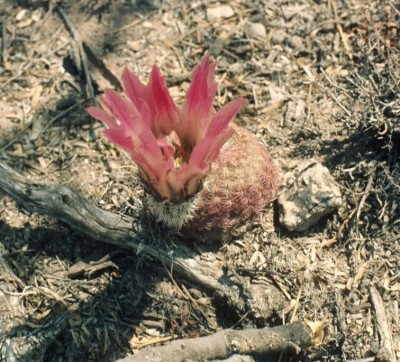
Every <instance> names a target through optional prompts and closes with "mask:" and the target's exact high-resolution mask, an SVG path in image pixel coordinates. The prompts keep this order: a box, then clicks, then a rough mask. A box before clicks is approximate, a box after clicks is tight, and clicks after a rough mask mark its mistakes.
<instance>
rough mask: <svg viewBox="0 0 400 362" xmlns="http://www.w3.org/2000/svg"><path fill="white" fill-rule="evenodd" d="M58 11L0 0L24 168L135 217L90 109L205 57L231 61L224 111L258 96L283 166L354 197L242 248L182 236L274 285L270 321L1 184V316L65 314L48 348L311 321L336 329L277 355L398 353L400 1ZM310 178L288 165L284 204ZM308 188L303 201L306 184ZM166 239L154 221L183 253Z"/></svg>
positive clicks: (53, 356) (41, 318) (5, 77)
mask: <svg viewBox="0 0 400 362" xmlns="http://www.w3.org/2000/svg"><path fill="white" fill-rule="evenodd" d="M55 5H56V4H55V3H54V2H53V1H41V0H21V1H10V0H3V1H1V0H0V22H1V24H0V25H1V29H0V30H1V34H0V35H1V38H0V39H1V45H2V47H1V53H0V159H1V161H4V162H5V163H6V164H7V165H9V166H10V167H12V168H13V169H14V170H16V171H18V172H19V173H21V174H22V175H23V176H24V177H26V178H27V179H29V180H34V181H38V182H42V183H48V184H50V183H51V184H63V185H67V186H69V187H71V188H72V189H73V190H75V191H77V192H79V193H80V194H81V195H83V196H84V197H85V198H87V199H89V200H91V201H92V202H94V203H95V204H96V205H97V206H99V207H101V208H102V209H105V210H108V211H111V212H113V213H116V214H121V215H122V214H124V215H128V216H131V217H133V218H138V217H139V216H140V213H141V195H142V190H141V188H140V185H139V182H138V178H137V175H136V168H135V166H134V165H132V164H130V163H129V161H128V160H126V159H125V158H124V157H123V155H121V154H120V153H119V152H118V150H116V149H115V148H114V147H112V146H111V145H110V144H109V143H107V141H106V140H105V139H104V138H103V136H102V134H101V130H102V129H103V126H102V125H101V124H100V123H97V122H95V121H93V120H92V119H90V117H89V116H88V115H87V113H86V111H85V108H86V107H87V106H88V105H90V104H93V102H95V98H94V97H93V95H95V96H97V95H99V94H100V93H101V91H102V89H104V88H105V87H112V88H115V89H119V88H120V83H119V80H118V79H119V77H120V74H121V72H122V69H123V67H124V66H128V67H130V69H131V70H133V71H134V72H136V73H137V74H139V75H140V77H141V78H142V79H143V80H147V79H148V76H149V72H150V69H151V67H152V65H153V64H154V63H156V64H158V65H159V66H160V68H161V70H162V72H163V74H164V75H165V76H166V79H167V81H168V85H169V87H170V89H171V93H172V94H173V96H174V98H175V99H176V100H177V101H179V100H182V98H183V96H184V94H185V91H186V90H187V87H188V84H189V83H188V82H189V80H190V71H191V69H192V68H193V67H194V66H195V65H196V64H197V63H198V62H199V61H200V59H201V58H202V56H203V55H204V54H205V53H206V52H208V53H209V54H210V55H211V56H212V58H213V59H215V60H216V62H217V63H218V69H217V81H218V83H219V89H218V96H217V99H216V101H215V104H216V106H220V105H222V104H224V103H226V102H227V101H228V100H230V99H233V98H235V97H239V96H241V97H246V98H247V99H248V101H249V103H248V105H247V107H246V109H244V110H243V111H242V112H241V113H240V115H239V117H237V120H236V121H237V122H238V123H239V124H241V125H243V126H244V127H246V128H247V129H248V130H250V131H251V132H252V133H253V134H255V135H256V136H257V137H258V139H259V140H260V141H261V142H263V143H265V144H266V145H267V147H268V148H269V150H270V152H271V154H272V155H273V157H274V159H275V160H276V162H277V164H278V165H279V167H280V169H281V172H282V175H284V174H286V173H287V172H293V171H294V170H296V168H297V167H300V168H301V167H303V168H304V165H305V164H307V162H308V163H309V162H310V160H312V164H322V165H323V166H325V167H326V168H327V170H326V172H327V173H328V174H329V175H330V176H329V177H331V178H332V179H331V180H330V182H331V184H330V186H329V187H328V188H329V189H331V190H333V189H334V190H336V194H337V193H340V194H341V198H340V202H339V201H338V200H336V201H335V202H334V203H333V204H334V206H332V209H331V210H329V211H330V212H329V213H328V214H327V215H324V216H323V217H318V221H317V222H316V223H314V224H313V225H312V226H310V225H307V226H306V227H291V226H288V225H287V224H286V227H285V225H282V224H281V222H280V219H281V221H282V219H283V216H282V215H283V211H282V206H281V207H280V206H279V205H278V202H276V203H275V204H274V205H271V207H270V208H269V209H268V210H266V211H265V213H264V214H263V215H260V218H259V219H258V220H255V221H254V223H253V224H252V225H248V230H247V232H246V233H245V234H244V235H239V234H238V237H237V238H235V239H234V240H233V241H231V242H229V243H222V244H218V243H216V244H215V245H212V246H204V245H199V244H197V243H187V242H186V246H189V247H190V248H192V250H194V251H195V252H196V253H197V254H198V255H200V256H201V258H203V259H210V258H211V259H213V260H214V259H215V260H217V261H218V263H220V264H223V265H224V268H226V270H229V271H230V272H231V273H236V274H237V275H239V276H241V277H246V278H249V280H251V282H252V283H253V284H254V285H263V286H265V288H270V287H273V288H274V290H276V291H277V293H276V294H273V296H272V297H271V298H272V299H273V300H272V302H271V301H269V302H270V304H271V305H274V306H275V308H273V310H271V312H270V313H269V314H268V315H261V316H258V318H255V317H254V315H252V318H248V317H247V316H246V315H241V316H236V315H235V316H233V315H230V314H229V313H226V311H224V308H222V307H221V305H219V304H218V303H216V302H215V299H214V298H213V295H212V293H210V292H209V291H208V290H205V289H202V288H201V287H199V286H198V285H196V284H193V283H191V282H188V281H187V280H185V278H182V277H180V276H179V275H176V274H174V273H173V271H172V272H171V271H170V270H169V269H168V268H166V267H165V265H163V264H162V263H157V262H155V260H154V259H152V258H150V257H148V256H145V255H142V254H140V253H138V254H133V253H132V252H129V251H127V250H124V249H122V248H118V247H115V246H112V245H109V244H107V243H100V242H98V241H95V240H94V239H95V237H94V238H89V237H86V236H82V234H81V233H78V232H77V231H76V230H75V229H74V228H73V227H72V228H71V227H69V226H67V225H66V224H64V223H63V222H61V221H56V220H55V219H54V218H52V217H51V216H43V215H39V214H37V213H33V214H32V213H28V212H26V211H24V207H23V206H24V205H17V204H16V203H15V202H14V201H13V200H12V199H11V198H10V197H9V196H5V195H3V196H1V198H0V215H1V224H0V235H1V238H0V251H1V254H0V255H1V257H2V258H3V262H4V264H3V269H2V268H0V271H2V273H1V274H0V295H2V296H3V297H7V300H11V299H12V300H13V301H14V302H15V303H16V305H17V304H18V305H19V311H8V310H7V311H6V312H5V313H3V314H0V316H1V317H2V318H3V319H6V317H7V312H9V316H12V318H11V317H10V320H11V321H12V324H13V328H14V333H16V335H17V334H18V333H17V332H18V328H21V329H24V330H25V331H26V330H27V329H28V330H29V331H30V332H32V333H35V331H38V330H43V328H44V327H49V326H50V327H51V326H54V325H55V326H56V327H55V329H54V330H53V331H52V333H50V335H51V338H50V337H49V338H48V339H47V341H48V343H47V344H46V346H45V348H44V349H43V353H44V354H43V355H41V356H39V357H42V358H43V359H44V360H46V361H63V360H73V361H77V360H101V361H113V360H115V359H116V358H121V357H123V356H125V355H126V354H127V353H131V352H132V351H135V350H137V349H140V348H143V347H146V346H148V345H157V344H159V343H161V342H165V341H169V340H173V339H177V338H191V337H198V336H203V335H209V334H211V333H214V332H215V331H216V330H218V329H221V328H231V327H232V328H235V329H246V328H251V327H259V328H260V327H264V326H277V325H283V324H287V323H290V322H293V321H296V320H299V321H303V320H311V321H322V322H323V323H324V337H323V339H322V340H321V341H319V343H316V344H314V345H313V346H312V347H311V348H309V349H307V350H305V351H302V352H300V353H299V354H296V355H284V356H281V357H280V359H279V360H281V361H285V360H286V361H356V360H357V361H375V360H376V361H378V360H380V361H391V362H395V361H396V358H397V360H400V328H399V325H400V317H399V305H398V304H399V302H398V301H399V299H400V238H399V227H400V216H399V215H400V211H399V207H400V206H399V203H400V166H399V149H400V148H399V147H400V146H399V145H400V126H399V119H400V96H399V94H400V56H399V54H400V53H399V44H400V43H399V42H400V27H399V21H400V6H399V4H398V3H396V2H395V1H390V0H386V1H384V0H382V1H378V0H370V1H363V0H348V1H341V0H326V1H324V0H320V1H318V0H314V1H313V0H295V1H289V0H287V1H285V0H271V1H257V0H254V1H244V0H243V1H240V0H236V1H231V2H218V1H181V2H178V1H172V0H170V1H168V0H167V1H150V0H147V1H146V0H142V1H139V0H137V1H128V0H103V1H101V0H99V1H95V0H83V1H76V2H68V1H61V2H60V3H59V5H58V6H55ZM89 78H90V79H92V82H89V83H88V79H89ZM89 84H92V85H93V89H91V87H90V86H89ZM318 172H319V175H320V174H321V172H322V171H321V168H320V169H319V171H318ZM324 172H325V171H324ZM300 174H301V172H300ZM300 174H299V173H292V175H291V176H289V175H287V176H286V177H284V178H283V179H284V183H283V185H282V189H281V190H280V195H283V196H282V198H284V195H285V194H286V195H287V193H288V192H293V188H294V187H295V186H294V185H295V184H296V180H299V178H300V177H301V175H300ZM317 175H318V174H317ZM313 178H314V177H311V179H313ZM300 184H304V182H303V183H300ZM300 186H301V185H299V184H298V183H297V187H300ZM306 191H307V190H306ZM295 194H297V195H300V196H301V197H305V196H302V195H305V191H304V188H303V189H301V187H300V188H298V189H297V191H296V192H295ZM313 195H315V194H313ZM282 198H281V199H282ZM312 213H315V210H314V212H312ZM322 214H323V213H322ZM54 216H56V215H54ZM288 229H290V230H288ZM160 233H161V235H160ZM162 233H163V231H162V230H158V229H157V228H154V229H152V228H151V227H149V228H148V230H147V234H146V238H145V242H146V243H148V244H149V245H152V246H154V247H159V246H160V244H159V243H160V240H162V243H163V244H162V247H167V248H170V249H176V248H178V249H179V247H180V245H182V244H181V243H182V240H180V239H179V237H176V236H171V237H170V235H169V234H167V233H164V234H162ZM4 265H7V267H9V269H10V275H13V278H14V279H13V280H12V285H13V289H12V290H10V289H8V287H7V286H8V285H9V284H10V280H8V279H7V278H5V276H4V275H5V272H4V270H5V268H6V267H5V266H4ZM93 266H95V267H93ZM274 298H276V299H274ZM0 300H1V298H0ZM4 310H5V309H4V308H3V311H4ZM64 313H67V314H64ZM63 316H66V317H65V318H64V317H63ZM384 317H386V318H384ZM385 319H386V323H384V322H385ZM0 322H1V318H0ZM0 327H1V324H0ZM1 333H3V335H4V333H5V332H4V330H3V331H2V330H1V328H0V335H1ZM383 336H386V337H387V338H386V339H385V338H384V337H383ZM259 360H263V359H262V358H261V359H259ZM273 360H274V359H273ZM275 360H277V359H275Z"/></svg>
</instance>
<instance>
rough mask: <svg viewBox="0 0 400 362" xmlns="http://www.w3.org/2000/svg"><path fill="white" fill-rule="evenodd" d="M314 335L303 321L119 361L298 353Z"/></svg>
mask: <svg viewBox="0 0 400 362" xmlns="http://www.w3.org/2000/svg"><path fill="white" fill-rule="evenodd" d="M314 335H315V331H314V329H313V327H312V326H310V325H309V324H308V323H306V322H296V323H293V324H287V325H284V326H279V327H273V328H263V329H247V330H241V331H237V330H232V329H225V330H222V331H220V332H217V333H215V334H212V335H210V336H206V337H200V338H193V339H185V340H178V341H173V342H171V343H169V344H167V345H163V346H156V347H154V346H152V347H148V348H144V349H142V350H140V351H139V352H137V353H135V354H134V355H133V356H129V357H126V358H124V359H122V360H119V361H120V362H139V361H158V362H163V361H165V362H167V361H168V362H181V361H182V362H183V361H188V360H191V361H209V360H216V359H223V358H228V357H230V356H232V355H234V354H243V355H248V354H264V355H267V354H276V353H280V352H287V353H298V352H300V350H301V349H303V348H306V347H309V346H310V345H312V341H313V338H314Z"/></svg>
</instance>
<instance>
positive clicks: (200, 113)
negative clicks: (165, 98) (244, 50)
mask: <svg viewBox="0 0 400 362" xmlns="http://www.w3.org/2000/svg"><path fill="white" fill-rule="evenodd" d="M214 71H215V63H214V62H212V61H210V57H209V56H208V55H206V56H205V57H204V58H203V60H202V61H201V63H200V64H199V65H197V66H196V67H195V68H194V70H193V75H192V81H191V83H190V87H189V89H188V92H187V94H186V102H185V106H184V108H185V110H186V112H187V113H188V114H190V115H192V116H194V118H196V119H207V118H208V116H209V115H210V113H211V112H212V109H213V108H212V105H213V100H214V97H215V92H216V91H217V83H216V82H215V81H214Z"/></svg>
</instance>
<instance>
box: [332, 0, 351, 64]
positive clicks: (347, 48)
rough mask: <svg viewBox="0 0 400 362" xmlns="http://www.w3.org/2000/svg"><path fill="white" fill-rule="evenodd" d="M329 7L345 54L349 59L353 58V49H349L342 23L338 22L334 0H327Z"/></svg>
mask: <svg viewBox="0 0 400 362" xmlns="http://www.w3.org/2000/svg"><path fill="white" fill-rule="evenodd" d="M329 4H330V7H331V8H332V10H333V14H334V15H335V23H336V28H337V30H338V32H339V34H340V37H341V38H342V42H343V45H344V48H345V49H346V52H347V55H348V56H349V58H350V59H353V51H352V49H351V46H350V45H349V42H348V40H347V36H346V34H345V33H344V31H343V28H342V25H341V24H340V19H339V16H338V13H337V10H336V4H335V1H334V0H330V1H329Z"/></svg>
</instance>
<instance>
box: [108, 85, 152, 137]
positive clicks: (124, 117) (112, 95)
mask: <svg viewBox="0 0 400 362" xmlns="http://www.w3.org/2000/svg"><path fill="white" fill-rule="evenodd" d="M104 94H105V100H106V102H107V106H108V107H110V109H111V112H112V113H113V114H114V115H115V117H116V118H117V119H118V120H119V121H120V126H121V127H122V128H123V130H124V132H125V133H126V134H128V133H139V132H142V131H143V130H144V129H150V127H149V124H148V120H145V119H143V117H142V115H141V114H140V113H139V112H138V110H137V108H136V107H135V105H134V104H133V103H131V102H129V101H128V100H127V99H125V98H124V97H122V96H121V95H120V94H119V93H117V92H116V91H114V90H112V89H106V90H105V91H104Z"/></svg>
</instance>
